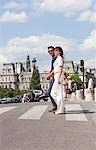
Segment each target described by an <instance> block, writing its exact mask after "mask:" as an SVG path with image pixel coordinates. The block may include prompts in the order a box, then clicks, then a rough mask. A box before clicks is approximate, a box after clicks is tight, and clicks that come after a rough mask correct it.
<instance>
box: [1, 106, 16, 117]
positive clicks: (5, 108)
mask: <svg viewBox="0 0 96 150" xmlns="http://www.w3.org/2000/svg"><path fill="white" fill-rule="evenodd" d="M14 108H16V107H2V108H0V115H1V114H3V113H5V112H7V111H10V110H12V109H14Z"/></svg>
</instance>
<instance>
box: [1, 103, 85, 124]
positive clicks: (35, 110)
mask: <svg viewBox="0 0 96 150" xmlns="http://www.w3.org/2000/svg"><path fill="white" fill-rule="evenodd" d="M48 107H49V105H33V106H32V107H31V108H29V109H28V110H27V111H25V112H24V110H23V114H22V113H21V114H20V116H19V117H18V118H17V119H18V120H41V119H42V118H43V117H44V114H46V113H48V116H49V115H52V113H49V112H48ZM64 107H65V111H64V114H63V115H61V116H64V117H63V118H65V120H66V121H88V119H87V117H86V114H85V113H84V110H83V108H82V106H81V105H80V104H65V106H64ZM16 108H18V106H16V107H15V106H14V107H11V106H10V107H1V108H0V116H1V115H2V114H4V113H7V112H8V111H12V110H14V109H16ZM48 116H47V117H48ZM55 116H57V115H53V117H55ZM59 116H60V115H59Z"/></svg>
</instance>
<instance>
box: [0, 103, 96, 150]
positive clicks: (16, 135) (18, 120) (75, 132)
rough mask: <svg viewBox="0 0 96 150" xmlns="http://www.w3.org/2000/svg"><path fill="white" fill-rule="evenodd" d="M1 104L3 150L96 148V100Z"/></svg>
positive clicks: (0, 141) (0, 121) (91, 149)
mask: <svg viewBox="0 0 96 150" xmlns="http://www.w3.org/2000/svg"><path fill="white" fill-rule="evenodd" d="M50 107H51V105H50V103H49V102H43V103H24V104H22V103H16V104H0V150H96V102H84V101H81V102H64V107H65V108H66V110H65V113H64V114H60V115H55V114H54V113H50V112H48V109H49V108H50Z"/></svg>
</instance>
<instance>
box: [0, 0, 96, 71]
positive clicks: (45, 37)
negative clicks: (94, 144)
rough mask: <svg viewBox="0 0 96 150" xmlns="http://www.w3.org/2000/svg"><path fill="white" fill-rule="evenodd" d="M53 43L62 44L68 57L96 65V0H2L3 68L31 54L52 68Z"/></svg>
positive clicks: (0, 37)
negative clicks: (48, 48) (51, 53)
mask: <svg viewBox="0 0 96 150" xmlns="http://www.w3.org/2000/svg"><path fill="white" fill-rule="evenodd" d="M50 45H53V46H61V47H62V48H63V50H64V55H65V60H73V61H74V62H77V63H79V61H80V59H84V60H85V66H86V67H88V68H90V67H92V68H96V0H0V68H2V64H3V63H7V62H16V61H24V60H26V57H27V55H28V54H29V55H30V59H31V60H32V59H33V57H36V59H37V64H38V66H39V69H40V72H42V71H47V70H48V71H49V70H50V60H51V58H50V57H49V55H48V53H47V47H48V46H50Z"/></svg>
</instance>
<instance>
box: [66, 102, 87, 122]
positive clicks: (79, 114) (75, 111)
mask: <svg viewBox="0 0 96 150" xmlns="http://www.w3.org/2000/svg"><path fill="white" fill-rule="evenodd" d="M65 108H66V110H65V113H66V120H67V121H72V120H73V121H88V120H87V118H86V116H85V114H84V112H83V109H82V107H81V106H80V104H66V105H65Z"/></svg>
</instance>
